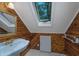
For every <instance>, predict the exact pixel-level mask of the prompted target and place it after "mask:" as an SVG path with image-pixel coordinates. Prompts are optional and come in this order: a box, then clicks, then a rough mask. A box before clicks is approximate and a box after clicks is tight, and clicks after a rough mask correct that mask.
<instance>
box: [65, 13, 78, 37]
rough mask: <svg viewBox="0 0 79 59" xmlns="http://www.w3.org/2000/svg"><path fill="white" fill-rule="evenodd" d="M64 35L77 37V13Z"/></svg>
mask: <svg viewBox="0 0 79 59" xmlns="http://www.w3.org/2000/svg"><path fill="white" fill-rule="evenodd" d="M66 33H67V34H70V35H74V36H79V13H78V14H77V16H76V17H75V19H74V21H73V22H72V24H71V26H70V27H69V29H68V30H67V32H66Z"/></svg>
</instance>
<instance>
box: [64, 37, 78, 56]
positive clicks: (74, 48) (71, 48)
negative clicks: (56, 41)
mask: <svg viewBox="0 0 79 59" xmlns="http://www.w3.org/2000/svg"><path fill="white" fill-rule="evenodd" d="M65 53H66V54H67V55H69V56H79V44H76V43H72V42H71V41H70V40H68V39H66V38H65Z"/></svg>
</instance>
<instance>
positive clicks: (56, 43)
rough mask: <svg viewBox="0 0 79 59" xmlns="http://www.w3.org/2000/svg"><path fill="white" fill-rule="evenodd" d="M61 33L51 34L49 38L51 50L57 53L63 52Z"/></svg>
mask: <svg viewBox="0 0 79 59" xmlns="http://www.w3.org/2000/svg"><path fill="white" fill-rule="evenodd" d="M63 36H64V35H63V34H52V35H51V39H52V51H53V52H58V53H63V52H64V46H65V43H64V38H63Z"/></svg>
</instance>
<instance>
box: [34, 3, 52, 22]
mask: <svg viewBox="0 0 79 59" xmlns="http://www.w3.org/2000/svg"><path fill="white" fill-rule="evenodd" d="M34 6H35V9H36V13H37V16H38V19H39V22H44V23H45V22H49V21H51V6H52V3H51V2H34Z"/></svg>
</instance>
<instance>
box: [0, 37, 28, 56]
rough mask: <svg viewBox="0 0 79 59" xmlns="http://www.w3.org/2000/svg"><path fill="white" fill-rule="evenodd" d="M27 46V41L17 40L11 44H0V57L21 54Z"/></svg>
mask: <svg viewBox="0 0 79 59" xmlns="http://www.w3.org/2000/svg"><path fill="white" fill-rule="evenodd" d="M28 44H29V41H28V40H25V39H22V38H18V39H15V40H13V42H11V43H9V44H7V45H5V42H3V43H0V56H15V55H17V54H18V53H20V52H22V50H24V49H25V48H26V47H27V46H28Z"/></svg>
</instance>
